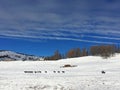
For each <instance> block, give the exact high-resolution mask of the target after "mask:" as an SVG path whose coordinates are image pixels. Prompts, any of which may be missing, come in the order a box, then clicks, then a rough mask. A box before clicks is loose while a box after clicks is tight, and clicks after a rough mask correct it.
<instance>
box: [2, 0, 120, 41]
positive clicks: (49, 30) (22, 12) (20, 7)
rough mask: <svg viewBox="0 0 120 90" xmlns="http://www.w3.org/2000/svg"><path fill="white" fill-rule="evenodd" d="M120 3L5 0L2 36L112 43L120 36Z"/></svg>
mask: <svg viewBox="0 0 120 90" xmlns="http://www.w3.org/2000/svg"><path fill="white" fill-rule="evenodd" d="M13 1H14V2H13ZM86 1H87V2H86ZM93 2H94V3H93ZM119 3H120V1H119V0H116V1H114V2H112V3H111V2H107V0H100V1H98V0H97V1H96V0H92V1H89V0H75V1H74V2H73V1H71V0H70V1H69V2H67V1H62V0H57V1H55V0H51V1H49V0H47V1H44V0H35V1H34V2H33V1H32V0H30V1H28V0H20V1H19V0H12V1H11V2H9V1H8V0H1V1H0V36H1V37H14V38H24V39H30V38H31V39H33V38H36V39H41V40H42V39H57V40H73V41H84V42H92V43H112V41H113V40H117V41H118V40H119V39H120V37H119V36H120V30H119V29H120V25H119V23H120V13H119V12H118V11H119V9H120V5H119ZM94 34H95V35H94ZM96 35H98V36H96ZM101 35H102V36H101ZM88 38H90V39H91V40H90V39H88ZM96 39H99V41H97V40H96ZM103 39H106V41H107V40H111V42H106V41H102V40H103Z"/></svg>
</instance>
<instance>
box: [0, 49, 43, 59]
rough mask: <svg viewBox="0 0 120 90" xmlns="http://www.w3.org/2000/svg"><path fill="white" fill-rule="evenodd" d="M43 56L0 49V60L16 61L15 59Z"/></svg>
mask: <svg viewBox="0 0 120 90" xmlns="http://www.w3.org/2000/svg"><path fill="white" fill-rule="evenodd" d="M43 59H44V58H42V57H37V56H33V55H27V54H22V53H16V52H13V51H7V50H3V51H2V50H1V51H0V60H1V61H6V60H7V61H11V60H12V61H16V60H22V61H25V60H33V61H36V60H43Z"/></svg>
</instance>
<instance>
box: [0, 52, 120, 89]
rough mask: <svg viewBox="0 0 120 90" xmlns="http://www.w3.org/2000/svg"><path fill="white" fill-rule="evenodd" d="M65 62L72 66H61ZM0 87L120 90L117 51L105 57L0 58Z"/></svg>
mask: <svg viewBox="0 0 120 90" xmlns="http://www.w3.org/2000/svg"><path fill="white" fill-rule="evenodd" d="M66 64H70V65H75V66H76V67H66V68H63V67H62V66H64V65H66ZM24 71H41V73H24ZM45 71H47V73H45ZM54 71H56V73H54ZM58 71H60V72H59V73H58ZM62 71H64V73H63V72H62ZM101 71H105V72H106V73H105V74H102V73H101ZM0 90H120V54H117V55H116V56H114V57H112V58H108V59H102V58H101V57H93V56H88V57H81V58H73V59H63V60H59V61H6V62H5V61H1V62H0Z"/></svg>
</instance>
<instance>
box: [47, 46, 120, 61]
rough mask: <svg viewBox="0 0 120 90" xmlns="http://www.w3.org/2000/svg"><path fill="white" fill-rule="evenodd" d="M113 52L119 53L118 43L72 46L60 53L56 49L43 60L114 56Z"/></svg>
mask: <svg viewBox="0 0 120 90" xmlns="http://www.w3.org/2000/svg"><path fill="white" fill-rule="evenodd" d="M115 53H120V46H119V45H96V46H91V47H89V48H79V47H78V48H72V49H70V50H69V51H67V53H65V54H61V53H60V52H59V50H56V51H55V52H54V54H53V55H51V56H47V57H45V60H59V59H65V58H74V57H83V56H101V57H103V58H105V59H106V58H109V57H111V56H114V54H115Z"/></svg>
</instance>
